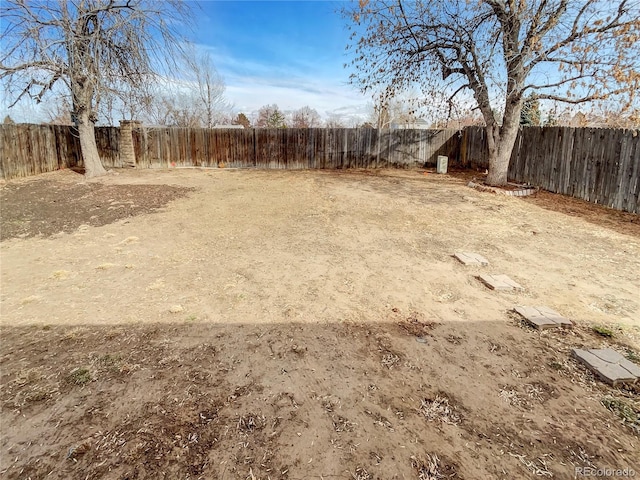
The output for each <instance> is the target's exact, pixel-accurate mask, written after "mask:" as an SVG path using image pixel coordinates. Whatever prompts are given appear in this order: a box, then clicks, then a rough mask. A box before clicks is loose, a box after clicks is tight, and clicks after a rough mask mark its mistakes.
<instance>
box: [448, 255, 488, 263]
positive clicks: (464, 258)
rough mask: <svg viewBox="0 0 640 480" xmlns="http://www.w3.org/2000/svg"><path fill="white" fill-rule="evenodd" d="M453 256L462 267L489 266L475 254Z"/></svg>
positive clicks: (482, 258)
mask: <svg viewBox="0 0 640 480" xmlns="http://www.w3.org/2000/svg"><path fill="white" fill-rule="evenodd" d="M453 256H454V258H456V259H457V260H458V261H460V262H461V263H463V264H464V265H489V261H488V260H487V259H486V258H484V257H483V256H482V255H479V254H477V253H472V252H456V253H454V254H453Z"/></svg>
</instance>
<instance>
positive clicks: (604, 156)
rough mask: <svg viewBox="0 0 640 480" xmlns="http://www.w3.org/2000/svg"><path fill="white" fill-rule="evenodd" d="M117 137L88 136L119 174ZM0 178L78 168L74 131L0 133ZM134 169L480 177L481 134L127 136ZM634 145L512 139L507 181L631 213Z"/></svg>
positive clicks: (555, 135) (537, 131)
mask: <svg viewBox="0 0 640 480" xmlns="http://www.w3.org/2000/svg"><path fill="white" fill-rule="evenodd" d="M120 135H121V131H120V129H119V128H116V127H98V128H96V144H97V146H98V151H99V154H100V157H101V159H102V161H103V163H104V165H105V167H107V168H109V167H111V168H113V167H116V168H117V167H123V166H124V165H125V163H124V161H123V159H121V158H120V152H119V145H120V143H121V142H120V140H121V138H120ZM0 139H1V143H0V177H2V178H5V179H11V178H17V177H25V176H29V175H37V174H39V173H43V172H48V171H53V170H57V169H60V168H69V167H75V166H82V154H81V151H80V142H79V139H78V136H77V130H76V129H75V128H74V127H70V126H58V125H30V124H18V125H2V126H0ZM132 140H133V146H134V153H135V160H136V166H137V167H138V168H167V167H190V166H194V167H218V166H225V167H239V168H246V167H257V168H277V169H301V168H326V169H341V168H388V167H394V168H412V167H422V166H424V165H434V164H435V163H436V159H437V156H438V155H446V156H447V157H449V165H450V166H451V167H464V168H469V167H471V168H478V167H480V168H487V167H488V152H487V138H486V131H485V129H484V128H482V127H468V128H465V129H464V130H462V131H458V130H454V129H443V130H402V129H398V130H376V129H367V128H365V129H353V128H326V129H325V128H316V129H295V128H290V129H255V130H254V129H246V130H245V129H226V130H225V129H188V128H146V127H139V128H133V132H132ZM639 144H640V136H639V135H638V132H637V131H634V130H613V129H599V128H568V127H544V128H541V127H524V128H521V129H520V133H519V134H518V138H517V139H516V144H515V148H514V149H513V153H512V156H511V162H510V165H509V178H510V179H512V180H515V181H518V182H528V183H532V184H534V185H538V186H540V187H542V188H544V189H546V190H549V191H552V192H557V193H562V194H566V195H572V196H574V197H578V198H582V199H585V200H588V201H590V202H594V203H600V204H603V205H608V206H610V207H613V208H616V209H619V210H626V211H630V212H635V213H638V212H639V211H640V205H639V202H640V199H639V195H640V146H639Z"/></svg>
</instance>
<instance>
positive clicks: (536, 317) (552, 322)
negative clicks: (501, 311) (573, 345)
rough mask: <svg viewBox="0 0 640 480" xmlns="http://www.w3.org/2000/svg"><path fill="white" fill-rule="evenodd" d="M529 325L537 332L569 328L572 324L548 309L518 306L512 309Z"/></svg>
mask: <svg viewBox="0 0 640 480" xmlns="http://www.w3.org/2000/svg"><path fill="white" fill-rule="evenodd" d="M513 310H514V311H516V312H517V313H519V314H520V315H522V316H523V317H524V319H525V320H526V321H527V322H529V323H530V324H531V325H533V326H534V327H536V328H537V329H538V330H545V329H547V328H561V327H564V328H571V327H573V323H571V320H568V319H566V318H564V317H563V316H562V315H560V314H559V313H558V312H556V311H555V310H552V309H551V308H549V307H524V306H518V307H516V308H514V309H513Z"/></svg>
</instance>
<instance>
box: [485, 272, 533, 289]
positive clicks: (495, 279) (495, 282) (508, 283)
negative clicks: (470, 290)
mask: <svg viewBox="0 0 640 480" xmlns="http://www.w3.org/2000/svg"><path fill="white" fill-rule="evenodd" d="M478 278H479V279H480V281H481V282H482V283H484V284H485V285H486V286H487V287H489V288H490V289H492V290H498V291H503V292H510V291H512V290H524V288H523V287H522V285H520V284H519V283H517V282H514V281H513V280H511V279H510V278H509V277H508V276H507V275H489V274H484V275H480V276H479V277H478Z"/></svg>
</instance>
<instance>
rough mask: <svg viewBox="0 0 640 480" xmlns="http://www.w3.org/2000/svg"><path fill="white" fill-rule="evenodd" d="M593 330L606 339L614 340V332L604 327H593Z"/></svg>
mask: <svg viewBox="0 0 640 480" xmlns="http://www.w3.org/2000/svg"><path fill="white" fill-rule="evenodd" d="M591 330H593V331H594V332H595V333H597V334H598V335H600V336H602V337H605V338H613V336H614V333H613V330H611V329H610V328H608V327H605V326H604V325H594V326H593V327H591Z"/></svg>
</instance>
